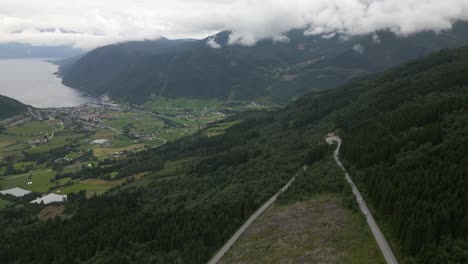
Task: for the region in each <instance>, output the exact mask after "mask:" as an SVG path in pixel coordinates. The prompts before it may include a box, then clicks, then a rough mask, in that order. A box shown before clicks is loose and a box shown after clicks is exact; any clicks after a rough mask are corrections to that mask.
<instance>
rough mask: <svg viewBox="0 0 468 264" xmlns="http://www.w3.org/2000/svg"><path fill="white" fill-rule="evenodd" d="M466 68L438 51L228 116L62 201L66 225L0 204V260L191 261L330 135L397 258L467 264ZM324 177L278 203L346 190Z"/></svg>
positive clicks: (316, 154) (207, 252) (458, 57)
mask: <svg viewBox="0 0 468 264" xmlns="http://www.w3.org/2000/svg"><path fill="white" fill-rule="evenodd" d="M467 72H468V47H467V48H462V49H457V50H445V51H442V52H439V53H437V54H434V55H431V56H429V57H427V58H424V59H421V60H417V61H413V62H411V63H409V64H406V65H403V66H400V67H397V68H395V69H392V70H390V71H387V72H384V73H381V74H378V75H374V76H371V77H365V78H360V79H354V80H353V81H351V82H349V83H347V84H346V85H344V86H343V87H341V88H339V89H337V90H332V91H327V92H321V93H314V94H310V95H307V96H305V97H302V98H300V99H299V100H297V101H296V102H295V103H293V104H291V105H289V106H287V107H285V108H284V109H281V110H278V111H276V112H266V113H262V112H246V113H242V114H239V115H238V116H237V117H235V118H238V119H242V120H243V121H242V122H240V123H238V124H236V125H234V126H232V127H230V128H229V129H227V130H226V133H224V134H222V135H219V136H214V137H207V136H205V135H204V133H201V132H200V133H197V134H195V135H193V136H190V137H185V138H182V139H180V140H177V141H175V142H172V143H168V144H166V145H164V146H162V147H160V148H157V149H152V150H148V151H145V152H141V153H139V154H137V158H135V159H134V160H132V161H131V162H129V163H128V164H125V169H126V170H127V171H130V172H131V173H138V172H146V174H147V175H146V176H145V177H144V178H142V179H140V180H135V181H132V182H129V183H128V184H126V185H124V186H122V187H118V188H114V189H112V190H111V191H109V192H108V193H106V194H104V195H102V196H99V197H92V198H90V199H88V200H86V199H85V197H84V194H83V193H79V194H76V195H71V196H70V197H69V202H68V203H67V208H66V214H67V215H68V217H66V218H65V219H62V220H60V219H54V220H49V221H47V222H41V221H39V220H36V218H35V217H34V215H35V214H37V212H38V211H39V210H40V209H41V206H39V205H28V204H26V203H25V204H24V205H23V206H17V207H8V208H6V209H3V210H0V227H1V228H0V253H1V254H0V262H1V263H203V262H205V261H207V260H208V259H209V258H210V256H211V255H212V254H214V252H215V251H216V250H217V249H218V248H219V247H220V246H221V245H222V244H223V242H224V241H226V240H227V239H228V238H229V236H230V235H231V234H232V233H233V232H234V231H235V230H236V228H238V227H239V226H240V225H241V224H242V223H243V221H245V220H246V218H247V217H248V216H249V215H250V214H251V213H252V212H253V211H255V210H256V209H257V208H258V206H260V205H261V204H262V203H263V202H264V201H266V200H267V199H268V198H269V197H270V196H271V195H272V194H274V193H275V192H276V191H277V190H278V189H279V188H280V187H281V186H282V185H283V184H285V183H286V182H287V181H288V180H289V179H290V178H291V177H292V176H293V175H294V174H295V173H296V172H297V171H298V170H299V169H300V168H301V167H302V166H303V165H304V164H312V163H314V162H316V161H319V160H322V159H324V158H327V157H328V158H329V157H330V155H332V152H331V150H330V149H329V148H328V146H326V145H325V143H324V138H325V135H326V133H328V132H331V131H336V132H337V133H338V134H339V135H340V136H341V137H342V138H343V140H344V143H343V149H342V155H343V159H344V161H345V165H346V166H347V168H348V169H349V171H350V173H351V175H353V177H354V178H355V182H356V184H357V185H358V187H359V188H360V189H362V192H363V194H364V196H365V198H366V199H367V200H368V203H369V205H370V207H371V209H372V210H373V211H374V213H375V216H376V218H377V221H378V222H379V223H380V224H381V225H382V227H383V230H384V232H385V235H386V236H387V237H388V238H389V240H390V241H392V244H393V245H394V246H395V250H396V252H398V256H399V259H400V260H401V261H402V262H404V263H466V262H468V256H467V251H468V243H467V241H468V212H467V210H466V208H468V194H467V192H466V190H467V189H468V179H467V177H466V175H467V174H468V167H467V165H468V160H467V155H466V150H467V149H468V123H467V120H468V74H467ZM149 163H153V164H155V165H154V166H152V165H148V164H149ZM161 164H164V166H162V165H161ZM171 168H172V169H171ZM335 169H336V168H335ZM148 170H150V171H151V172H148ZM123 173H126V172H123ZM128 173H129V172H128ZM326 177H327V174H325V173H324V174H323V175H321V176H320V177H318V178H317V179H305V178H300V179H299V182H298V184H299V185H293V187H292V188H291V189H290V190H289V191H288V192H289V193H286V194H285V196H284V197H283V198H282V199H293V198H294V197H301V196H304V195H307V194H308V193H309V194H313V193H316V192H318V191H320V190H322V189H325V190H330V191H336V192H340V191H343V192H346V188H345V187H344V184H343V182H340V181H339V179H336V178H330V179H329V182H328V184H324V182H326V181H325V180H324V179H326ZM347 193H348V194H349V190H348V191H347ZM349 202H350V203H351V202H352V199H350V200H349Z"/></svg>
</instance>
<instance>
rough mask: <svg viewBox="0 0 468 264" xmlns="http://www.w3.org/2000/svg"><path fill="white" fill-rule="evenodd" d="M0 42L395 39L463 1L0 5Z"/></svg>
mask: <svg viewBox="0 0 468 264" xmlns="http://www.w3.org/2000/svg"><path fill="white" fill-rule="evenodd" d="M0 1H2V3H1V5H0V42H2V43H5V42H21V43H30V44H34V45H73V46H75V47H79V48H83V49H91V48H94V47H96V46H100V45H105V44H109V43H114V42H120V41H126V40H143V39H156V38H159V37H161V36H166V37H170V38H187V37H196V38H202V37H206V36H208V35H211V34H213V33H216V32H218V31H221V30H230V31H232V34H231V36H230V37H229V43H230V44H241V45H254V44H255V43H256V42H257V41H259V40H262V39H272V40H274V41H288V39H287V37H285V33H286V32H287V31H289V30H291V29H297V28H304V29H306V30H305V34H320V35H322V36H325V37H327V36H332V34H333V33H341V34H345V35H359V34H366V33H372V32H375V31H377V30H391V31H393V32H395V33H396V34H399V35H403V36H404V35H409V34H413V33H415V32H419V31H427V30H431V31H435V32H439V31H442V30H447V29H450V28H451V26H452V25H453V23H454V22H455V21H457V20H468V1H467V0H445V1H440V0H411V1H408V0H288V1H284V0H255V1H253V0H198V1H193V0H172V1H163V0H99V1H96V0H80V1H63V0H41V1H31V0H15V1H8V0H0Z"/></svg>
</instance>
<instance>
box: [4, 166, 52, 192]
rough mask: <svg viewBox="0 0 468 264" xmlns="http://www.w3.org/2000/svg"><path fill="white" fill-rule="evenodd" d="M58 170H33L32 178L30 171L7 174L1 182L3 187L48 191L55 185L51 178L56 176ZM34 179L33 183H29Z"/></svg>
mask: <svg viewBox="0 0 468 264" xmlns="http://www.w3.org/2000/svg"><path fill="white" fill-rule="evenodd" d="M55 174H56V172H55V171H52V170H39V171H33V173H32V177H31V179H29V176H30V173H25V174H18V175H11V176H5V177H2V178H1V179H0V184H1V185H2V188H3V189H9V188H14V187H20V188H23V189H25V190H29V191H32V192H47V191H48V190H49V188H50V187H53V186H55V183H53V182H51V181H50V180H51V179H53V178H54V177H55ZM28 181H32V184H29V185H28V184H27V183H28Z"/></svg>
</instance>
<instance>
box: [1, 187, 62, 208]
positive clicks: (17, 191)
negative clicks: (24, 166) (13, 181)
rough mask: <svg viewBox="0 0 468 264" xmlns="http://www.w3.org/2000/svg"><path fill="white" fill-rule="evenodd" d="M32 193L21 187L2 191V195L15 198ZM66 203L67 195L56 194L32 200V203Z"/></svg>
mask: <svg viewBox="0 0 468 264" xmlns="http://www.w3.org/2000/svg"><path fill="white" fill-rule="evenodd" d="M30 193H31V192H30V191H28V190H24V189H21V188H19V187H15V188H11V189H8V190H3V191H0V194H3V195H7V194H9V195H13V196H15V197H23V196H25V195H27V194H30ZM66 201H67V196H66V195H58V194H55V193H49V194H46V195H43V196H42V197H37V198H36V199H34V200H32V201H31V202H30V203H36V204H50V203H57V202H66Z"/></svg>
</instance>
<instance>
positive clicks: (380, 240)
mask: <svg viewBox="0 0 468 264" xmlns="http://www.w3.org/2000/svg"><path fill="white" fill-rule="evenodd" d="M326 141H327V143H328V144H332V143H333V142H337V144H338V146H337V147H336V149H335V152H334V154H333V157H334V158H335V161H336V164H338V166H339V167H340V168H341V169H342V170H343V171H344V172H345V178H346V181H347V182H348V183H349V185H350V186H351V189H352V191H353V193H354V196H356V200H357V202H358V204H359V208H360V209H361V211H362V213H363V214H364V215H365V216H366V220H367V224H368V225H369V227H370V229H371V231H372V234H373V235H374V238H375V240H376V241H377V244H378V245H379V248H380V250H381V251H382V254H383V256H384V258H385V261H386V262H387V263H388V264H397V263H398V261H397V260H396V258H395V256H394V255H393V252H392V249H391V248H390V246H389V245H388V242H387V240H386V239H385V237H384V235H383V234H382V232H381V231H380V228H379V226H378V225H377V223H376V222H375V220H374V217H373V216H372V214H371V212H370V211H369V208H368V207H367V205H366V202H365V201H364V199H363V198H362V196H361V193H360V192H359V190H358V189H357V187H356V185H354V182H353V180H352V179H351V176H350V175H349V173H348V172H347V171H346V169H345V168H344V166H343V163H341V161H340V158H339V157H338V154H339V152H340V147H341V142H342V140H341V138H340V137H338V136H335V135H333V134H329V136H328V137H327V139H326Z"/></svg>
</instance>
